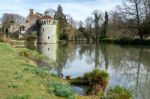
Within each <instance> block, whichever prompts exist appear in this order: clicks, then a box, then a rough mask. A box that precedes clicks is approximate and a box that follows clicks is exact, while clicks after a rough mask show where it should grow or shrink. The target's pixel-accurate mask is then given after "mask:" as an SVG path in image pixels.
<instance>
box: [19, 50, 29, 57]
mask: <svg viewBox="0 0 150 99" xmlns="http://www.w3.org/2000/svg"><path fill="white" fill-rule="evenodd" d="M19 55H20V56H24V57H28V58H29V57H31V56H32V52H31V51H29V50H21V51H20V52H19Z"/></svg>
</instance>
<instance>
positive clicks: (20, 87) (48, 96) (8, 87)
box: [0, 43, 61, 99]
mask: <svg viewBox="0 0 150 99" xmlns="http://www.w3.org/2000/svg"><path fill="white" fill-rule="evenodd" d="M31 64H32V65H31ZM32 66H33V68H35V67H34V66H35V65H34V63H32V62H30V61H29V60H28V59H26V58H24V57H21V56H19V55H17V53H16V51H15V49H13V48H11V47H10V45H8V44H6V43H0V99H61V98H60V97H57V96H55V95H54V93H53V92H51V93H49V92H48V89H47V88H46V86H45V85H44V83H43V81H44V80H60V79H59V78H55V77H50V76H48V77H46V78H42V77H39V76H37V75H35V74H34V73H33V72H32V71H30V70H29V71H25V68H26V67H31V68H32Z"/></svg>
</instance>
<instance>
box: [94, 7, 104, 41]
mask: <svg viewBox="0 0 150 99" xmlns="http://www.w3.org/2000/svg"><path fill="white" fill-rule="evenodd" d="M93 15H94V29H95V40H96V41H97V40H98V38H99V37H100V21H101V20H102V15H101V14H100V12H99V11H98V10H95V11H94V12H93Z"/></svg>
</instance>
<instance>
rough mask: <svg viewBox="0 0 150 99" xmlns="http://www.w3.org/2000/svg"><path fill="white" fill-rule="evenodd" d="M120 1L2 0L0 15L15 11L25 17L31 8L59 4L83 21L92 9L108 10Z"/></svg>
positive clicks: (44, 8)
mask: <svg viewBox="0 0 150 99" xmlns="http://www.w3.org/2000/svg"><path fill="white" fill-rule="evenodd" d="M120 3H121V0H2V1H1V2H0V17H2V15H3V13H17V14H20V15H22V16H24V17H26V16H27V15H28V13H29V9H31V8H32V9H34V11H35V12H40V13H43V12H44V11H45V10H46V9H49V8H52V9H57V6H58V4H60V5H61V6H62V7H63V10H64V13H65V14H69V15H71V16H72V17H73V18H74V19H75V20H76V21H84V20H85V19H86V18H87V17H88V16H91V14H92V12H93V10H95V9H98V10H100V11H102V12H105V11H110V10H112V9H113V8H115V6H116V5H119V4H120Z"/></svg>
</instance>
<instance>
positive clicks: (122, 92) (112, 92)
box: [105, 86, 133, 99]
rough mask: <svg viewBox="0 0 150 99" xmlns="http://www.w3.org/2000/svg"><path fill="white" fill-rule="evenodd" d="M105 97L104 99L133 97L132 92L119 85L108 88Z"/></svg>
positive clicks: (129, 98) (128, 98) (130, 98)
mask: <svg viewBox="0 0 150 99" xmlns="http://www.w3.org/2000/svg"><path fill="white" fill-rule="evenodd" d="M105 98H106V99H133V97H132V92H131V91H130V90H128V89H126V88H124V87H120V86H116V87H114V88H110V89H109V90H108V92H107V94H106V97H105Z"/></svg>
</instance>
